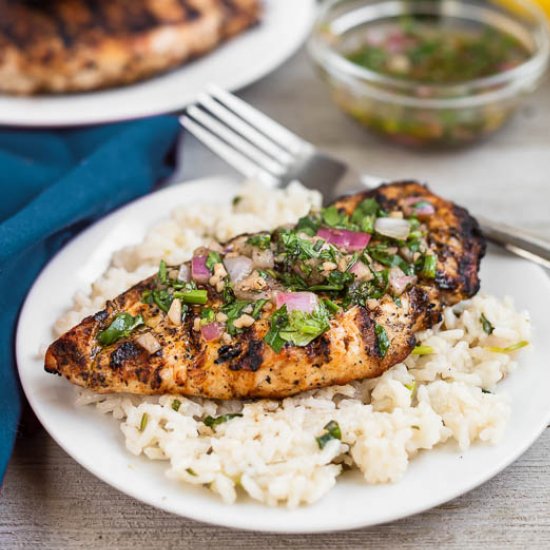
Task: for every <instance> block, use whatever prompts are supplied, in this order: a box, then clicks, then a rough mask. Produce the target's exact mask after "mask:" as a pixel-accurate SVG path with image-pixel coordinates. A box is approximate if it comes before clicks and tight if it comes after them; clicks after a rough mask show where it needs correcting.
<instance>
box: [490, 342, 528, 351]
mask: <svg viewBox="0 0 550 550" xmlns="http://www.w3.org/2000/svg"><path fill="white" fill-rule="evenodd" d="M528 345H529V342H528V341H527V340H521V341H520V342H517V343H515V344H512V345H511V346H506V347H505V348H500V347H498V346H489V347H486V348H485V349H486V350H487V351H492V352H494V353H512V352H513V351H517V350H518V349H521V348H524V347H525V346H528Z"/></svg>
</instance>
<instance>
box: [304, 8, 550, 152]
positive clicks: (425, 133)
mask: <svg viewBox="0 0 550 550" xmlns="http://www.w3.org/2000/svg"><path fill="white" fill-rule="evenodd" d="M549 44H550V40H549V35H548V29H547V27H546V24H545V21H544V17H543V16H542V14H541V12H540V11H539V10H538V8H536V6H533V5H531V4H530V3H528V1H527V0H508V1H507V2H506V3H505V4H503V3H500V2H499V0H495V2H488V1H482V0H462V1H457V0H408V1H398V0H374V1H372V0H371V1H365V0H362V1H354V0H333V1H331V2H328V3H327V4H326V5H325V7H324V8H323V9H322V10H321V14H320V16H319V19H318V21H317V24H316V27H315V30H314V32H313V35H312V37H311V39H310V42H309V50H310V53H311V55H312V57H313V59H314V60H315V62H316V63H317V65H318V66H319V68H320V69H321V72H322V74H323V76H324V77H325V79H326V80H327V82H328V83H329V86H330V89H331V92H332V96H333V98H334V100H335V101H336V103H337V104H338V105H340V106H341V107H342V109H343V110H344V111H346V112H347V113H349V114H350V115H352V116H353V117H354V118H356V119H357V120H359V121H360V122H361V123H363V124H364V125H365V126H367V127H369V128H370V129H372V130H375V131H376V132H378V133H381V134H383V135H385V136H388V137H390V138H392V139H393V140H394V141H397V142H399V143H403V144H407V145H420V146H421V145H445V146H447V145H457V144H464V143H468V142H471V141H473V140H475V139H478V138H481V137H483V136H486V135H488V134H490V133H492V132H494V131H495V130H497V129H498V128H500V127H501V126H502V125H503V124H504V122H505V121H506V120H507V119H508V118H509V117H510V116H511V114H512V113H513V112H514V110H515V109H516V107H517V106H518V104H519V101H520V99H521V98H522V97H523V96H524V95H525V94H527V93H528V92H531V91H532V90H534V88H535V87H536V85H537V84H538V82H539V81H540V79H541V77H542V75H543V73H544V71H545V68H546V66H547V63H548V57H549V51H550V45H549Z"/></svg>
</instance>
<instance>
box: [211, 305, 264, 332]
mask: <svg viewBox="0 0 550 550" xmlns="http://www.w3.org/2000/svg"><path fill="white" fill-rule="evenodd" d="M251 304H252V302H249V301H247V300H235V301H233V302H231V303H229V304H225V305H224V306H222V308H221V311H222V312H223V313H225V314H226V315H227V321H225V330H226V331H227V332H228V333H229V334H230V335H231V336H234V335H235V334H239V333H240V332H242V331H243V329H242V328H237V327H236V326H235V325H234V322H235V321H236V320H237V319H238V318H239V317H240V316H241V315H242V314H243V313H244V311H243V310H244V309H245V308H247V307H248V306H251ZM264 304H265V300H264ZM262 306H263V304H262Z"/></svg>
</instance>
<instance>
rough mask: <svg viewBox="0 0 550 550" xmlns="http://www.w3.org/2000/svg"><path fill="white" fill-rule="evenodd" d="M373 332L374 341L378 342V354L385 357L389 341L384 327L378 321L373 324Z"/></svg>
mask: <svg viewBox="0 0 550 550" xmlns="http://www.w3.org/2000/svg"><path fill="white" fill-rule="evenodd" d="M374 334H376V341H377V343H378V349H379V351H380V356H381V357H385V356H386V353H387V351H388V348H389V347H390V341H389V339H388V334H387V332H386V329H385V328H384V327H383V326H382V325H379V324H378V323H377V324H375V325H374Z"/></svg>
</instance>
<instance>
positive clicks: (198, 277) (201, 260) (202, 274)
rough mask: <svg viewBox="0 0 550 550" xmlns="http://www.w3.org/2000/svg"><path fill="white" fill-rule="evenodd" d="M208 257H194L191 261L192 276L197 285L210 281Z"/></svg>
mask: <svg viewBox="0 0 550 550" xmlns="http://www.w3.org/2000/svg"><path fill="white" fill-rule="evenodd" d="M207 258H208V256H202V255H201V256H193V259H192V260H191V276H192V277H193V280H194V281H195V282H197V283H202V284H205V283H207V282H208V280H209V279H210V276H211V273H210V270H209V269H208V268H207V267H206V260H207Z"/></svg>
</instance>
